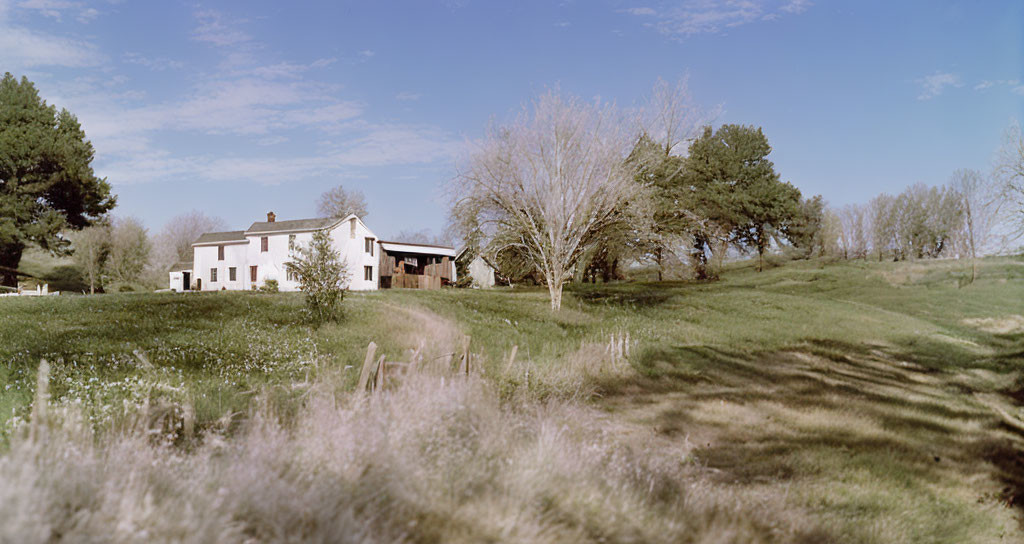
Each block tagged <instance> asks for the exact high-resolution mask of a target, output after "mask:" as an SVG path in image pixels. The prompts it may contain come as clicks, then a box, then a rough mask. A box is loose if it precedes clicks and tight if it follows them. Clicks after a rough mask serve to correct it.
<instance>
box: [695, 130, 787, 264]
mask: <svg viewBox="0 0 1024 544" xmlns="http://www.w3.org/2000/svg"><path fill="white" fill-rule="evenodd" d="M771 151H772V148H771V145H769V144H768V138H766V137H765V135H764V132H763V131H762V130H761V129H760V128H754V127H750V126H743V125H723V126H722V127H720V128H719V129H718V130H716V131H712V130H711V127H705V128H704V133H703V134H701V135H700V136H699V137H698V138H697V139H696V140H694V142H693V144H691V145H690V154H689V156H688V157H687V158H686V165H685V166H686V167H685V169H684V170H683V179H684V186H685V187H687V188H689V191H690V193H689V195H688V197H689V198H688V200H689V203H688V204H687V205H686V206H685V207H686V208H687V209H690V210H695V211H696V212H698V215H697V217H695V218H693V219H691V221H692V223H693V224H692V226H691V232H693V237H694V254H695V258H696V261H697V267H698V276H703V275H706V263H707V260H706V254H707V252H708V251H718V252H722V251H724V250H725V244H724V243H723V242H724V241H723V236H722V235H723V233H728V234H727V236H728V241H730V242H732V243H733V244H736V245H738V246H740V247H747V248H753V249H754V250H756V251H757V253H758V270H760V269H761V267H762V261H763V256H764V252H765V250H766V249H767V248H768V247H769V245H770V243H771V240H772V237H773V236H775V235H778V234H780V233H781V234H784V233H785V232H786V230H787V228H788V224H789V223H790V222H791V221H792V220H793V218H794V217H795V216H796V214H797V207H798V205H799V203H800V191H799V190H798V189H797V188H796V187H794V186H793V185H791V184H789V183H784V182H782V181H780V180H779V175H778V174H777V173H776V172H775V165H774V164H773V163H772V161H770V160H768V155H769V154H770V153H771Z"/></svg>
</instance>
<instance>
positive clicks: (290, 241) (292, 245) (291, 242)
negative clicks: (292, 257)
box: [288, 234, 295, 251]
mask: <svg viewBox="0 0 1024 544" xmlns="http://www.w3.org/2000/svg"><path fill="white" fill-rule="evenodd" d="M293 249H295V235H294V234H289V235H288V250H289V251H291V250H293Z"/></svg>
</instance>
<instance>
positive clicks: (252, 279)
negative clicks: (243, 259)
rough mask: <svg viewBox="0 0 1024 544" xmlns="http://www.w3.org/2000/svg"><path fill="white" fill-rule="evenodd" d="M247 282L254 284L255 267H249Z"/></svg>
mask: <svg viewBox="0 0 1024 544" xmlns="http://www.w3.org/2000/svg"><path fill="white" fill-rule="evenodd" d="M249 281H251V282H253V283H256V267H255V266H250V267H249Z"/></svg>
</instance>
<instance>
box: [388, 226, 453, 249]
mask: <svg viewBox="0 0 1024 544" xmlns="http://www.w3.org/2000/svg"><path fill="white" fill-rule="evenodd" d="M389 240H394V241H396V242H409V243H412V244H427V245H433V246H454V245H455V244H454V243H453V242H452V240H451V238H450V237H449V236H447V233H441V234H434V231H432V230H430V229H421V230H403V231H399V233H398V234H395V235H392V236H391V238H389Z"/></svg>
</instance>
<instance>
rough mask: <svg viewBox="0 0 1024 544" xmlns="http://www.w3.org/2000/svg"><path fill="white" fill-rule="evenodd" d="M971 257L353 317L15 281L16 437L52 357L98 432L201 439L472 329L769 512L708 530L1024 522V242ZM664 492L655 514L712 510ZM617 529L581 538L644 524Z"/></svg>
mask: <svg viewBox="0 0 1024 544" xmlns="http://www.w3.org/2000/svg"><path fill="white" fill-rule="evenodd" d="M966 274H967V270H966V267H965V265H964V264H963V263H960V262H956V261H936V262H910V263H874V262H852V263H824V262H797V263H788V264H785V265H784V266H779V267H776V268H772V269H769V270H766V271H765V272H762V273H757V272H755V271H754V270H753V269H752V268H751V267H749V266H744V265H742V264H737V265H735V266H734V267H733V268H732V269H730V270H729V271H728V272H727V273H726V274H724V276H723V279H722V280H721V281H718V282H713V283H663V284H657V283H622V284H613V285H582V286H575V287H572V288H570V289H569V290H568V294H567V296H566V299H565V301H564V303H563V310H562V311H561V312H559V313H557V314H552V313H551V312H550V310H549V309H548V304H547V301H546V291H542V290H540V289H497V290H493V291H486V292H485V291H475V290H444V291H439V292H416V291H390V292H378V293H368V294H350V295H349V296H348V297H347V298H346V300H345V315H344V318H343V319H342V320H341V321H340V322H338V323H332V324H328V325H325V326H322V327H313V326H312V325H310V324H308V323H307V322H306V321H305V320H304V318H303V315H302V299H301V295H295V294H276V295H269V294H254V293H203V294H190V295H177V294H116V295H103V296H95V297H83V296H61V297H51V298H46V299H28V298H25V299H0V361H3V365H2V366H0V414H4V416H3V417H4V421H5V422H4V424H3V429H4V431H3V433H4V434H3V436H4V441H5V444H6V443H7V442H8V441H9V440H10V437H11V436H13V434H15V433H16V429H17V428H18V426H19V425H20V424H21V422H22V421H24V420H26V419H27V418H28V417H29V414H30V412H31V404H32V399H33V393H34V391H33V390H34V384H35V379H36V376H35V372H36V368H37V365H38V362H39V360H40V359H43V358H45V359H47V360H48V361H49V362H50V364H51V368H52V377H51V379H50V394H51V398H52V399H53V401H55V402H56V403H58V404H59V403H65V404H67V403H72V404H75V405H76V406H78V407H80V409H81V410H82V411H83V413H85V414H86V415H87V416H88V418H89V420H90V425H91V426H92V427H93V428H94V429H95V430H96V432H100V433H102V432H116V431H117V430H118V429H119V425H122V422H123V421H124V420H125V418H127V417H129V416H130V413H131V412H132V410H133V407H135V406H138V405H139V404H140V403H142V402H146V403H149V404H154V405H155V404H157V403H161V402H162V403H165V404H167V405H171V406H179V405H180V406H189V407H191V409H192V410H194V413H195V424H196V427H197V429H198V432H197V435H198V436H200V437H201V436H202V435H203V432H204V431H210V432H213V431H217V432H226V433H227V435H228V436H230V435H231V434H232V433H233V432H236V431H237V430H238V429H241V428H242V427H244V426H245V424H246V422H247V421H249V420H251V419H252V417H253V416H252V414H253V409H254V408H253V406H254V403H256V402H257V401H256V399H257V398H259V399H261V400H260V401H259V402H261V403H264V404H267V403H269V405H272V406H274V407H275V408H274V409H275V414H277V416H278V417H279V418H281V419H282V420H283V421H286V422H287V420H288V419H289V417H292V416H293V415H294V414H297V413H298V412H299V411H301V410H302V409H303V407H304V406H306V405H307V404H308V399H309V395H308V390H309V388H308V387H306V386H307V385H308V384H313V383H317V384H329V386H330V390H331V391H332V392H333V393H332V394H334V395H344V391H346V390H350V389H351V388H352V387H353V386H354V383H355V380H356V376H357V375H358V372H359V369H360V365H361V364H362V360H363V354H364V352H365V349H366V345H367V344H368V343H369V342H370V341H374V342H375V343H377V344H378V345H379V346H380V351H379V352H381V353H385V354H387V355H388V357H389V360H402V359H403V358H405V357H407V351H406V350H409V349H412V348H415V347H417V345H418V344H419V343H420V342H423V343H424V349H425V351H426V353H427V359H429V360H431V361H436V363H435V364H436V366H437V367H438V368H442V367H444V366H445V365H449V364H453V362H452V361H451V360H450V358H449V356H450V354H451V353H452V352H455V351H457V350H458V346H459V345H461V342H462V335H469V336H470V337H471V338H472V340H471V344H470V345H471V349H472V351H473V354H474V361H475V362H476V363H477V364H478V365H479V366H478V367H477V368H478V369H479V370H480V372H481V374H482V375H483V377H484V381H485V382H486V383H487V384H489V385H488V386H487V387H488V391H492V392H493V393H494V395H495V396H496V397H497V398H498V399H500V401H499V402H500V403H503V405H504V406H506V407H511V408H510V409H511V410H513V411H516V410H517V408H516V406H519V404H517V403H527V404H529V405H535V404H537V403H540V404H543V403H545V402H560V403H572V404H578V405H580V406H582V407H583V408H585V409H586V410H590V411H593V412H594V414H595V415H594V417H595V418H597V419H596V420H597V421H601V422H602V423H600V426H602V427H603V428H604V429H605V430H606V431H607V432H608V433H611V434H612V435H614V436H615V439H616V440H621V441H622V442H623V443H624V444H626V446H627V447H628V448H630V449H631V451H634V452H640V453H638V455H640V454H642V455H648V456H649V457H650V458H651V459H654V460H657V462H658V463H668V464H671V465H678V466H676V467H675V468H673V469H672V470H677V469H680V468H679V467H682V469H680V470H685V471H687V472H686V474H687V475H688V476H687V478H691V477H692V478H694V479H695V480H694V481H696V482H700V485H701V486H707V488H708V489H710V490H714V493H718V494H719V495H715V496H716V497H719V498H716V499H715V500H716V501H720V502H721V503H722V504H727V503H729V499H722V498H721V496H725V497H736V499H735V502H734V503H732V504H733V508H740V509H750V510H751V511H752V512H751V514H750V515H751V516H754V517H757V516H762V515H764V516H768V518H767V521H765V520H764V519H761V518H760V517H757V520H758V521H757V523H754V522H750V523H752V524H753V525H755V526H756V527H758V528H759V529H757V530H756V531H753V532H742V531H740V530H738V529H737V531H736V532H734V533H728V532H727V531H726V529H725V527H730V528H736V527H740V526H744V525H743V524H744V523H747V522H746V521H744V519H745V518H744V516H743V515H742V514H736V513H735V512H734V513H731V514H730V513H721V516H722V518H721V520H719V522H717V523H724V524H725V525H723V526H722V527H720V528H718V529H714V528H715V527H716V526H715V525H714V523H715V522H707V520H706V519H705V521H706V523H705V527H704V530H705V531H707V534H715V531H717V534H733V535H734V536H736V538H737V539H746V540H751V541H769V540H780V541H787V540H804V541H818V540H822V539H824V540H836V541H844V542H1001V541H1015V540H1020V539H1021V538H1022V537H1024V532H1022V530H1021V524H1020V520H1021V514H1022V510H1021V508H1022V507H1024V418H1022V416H1024V409H1022V408H1021V407H1020V404H1019V403H1018V401H1020V400H1024V381H1022V376H1024V374H1021V369H1022V365H1024V317H1021V315H1022V314H1024V259H1019V258H1016V259H1015V258H999V259H988V260H986V261H985V263H984V265H983V266H982V267H981V274H980V276H979V279H978V280H977V281H976V282H975V283H973V284H970V285H968V284H966V281H965V277H966ZM627 334H628V338H629V348H628V352H629V357H628V362H624V361H616V360H614V359H612V358H611V357H610V355H609V349H608V345H609V343H612V342H613V338H616V339H624V338H625V337H626V335H627ZM513 346H516V348H517V356H516V361H515V362H514V364H511V365H510V364H508V357H509V354H510V352H511V351H512V348H513ZM172 434H173V433H172ZM196 440H198V441H200V442H201V439H196ZM174 443H175V444H176V445H175V446H173V447H176V448H184V449H188V448H193V447H196V445H197V442H196V441H187V440H184V439H182V438H181V437H180V436H177V435H175V438H174ZM5 447H9V446H5ZM652 462H653V461H652ZM495 485H497V484H495ZM565 485H567V486H569V487H572V485H573V484H572V482H571V480H570V481H568V482H566V484H565ZM721 494H725V495H721ZM650 500H654V499H650ZM666 500H668V499H658V500H656V501H654V502H653V503H651V504H655V505H660V506H657V508H658V510H656V513H657V512H660V514H650V515H652V516H654V515H657V516H660V517H662V518H669V517H672V516H683V514H687V515H696V514H693V513H692V512H691V511H690V510H687V508H690V507H689V506H685V507H684V506H678V505H676V506H672V505H673V504H676V503H673V502H671V501H670V502H667V503H666V502H665V501H666ZM658 501H661V502H658ZM458 504H459V505H461V506H455V507H453V508H455V509H456V510H455V511H457V512H460V511H461V510H459V508H466V506H465V505H462V503H458ZM572 504H574V505H575V506H572V507H569V508H570V511H568V512H563V513H562V514H561V515H565V516H569V518H573V521H564V520H560V518H558V519H559V521H558V523H562V524H570V525H571V524H577V525H580V526H582V527H584V528H585V527H588V525H587V523H595V524H597V525H598V526H600V523H599V522H597V521H592V522H588V521H586V520H587V519H589V518H588V516H587V515H585V513H583V511H582V510H581V511H573V510H572V509H573V508H576V509H578V508H584V509H585V508H586V506H585V503H575V502H574V503H572ZM716 504H718V503H717V502H716ZM740 505H742V506H740ZM650 508H655V507H654V506H651V507H650ZM673 508H675V510H673ZM0 510H2V507H0ZM753 510H764V512H769V514H765V513H764V512H760V513H755V512H753ZM652 512H655V511H654V510H652ZM673 512H674V513H673ZM701 512H704V511H703V510H702V511H701ZM701 515H704V516H709V515H711V514H707V512H704V514H701ZM772 516H776V517H772ZM576 517H579V518H580V519H582V520H584V521H580V519H576ZM673 519H675V518H673ZM680 519H683V518H682V517H680ZM702 519H704V518H702ZM708 519H716V518H714V516H712V517H711V518H708ZM723 520H724V521H723ZM773 520H774V521H773ZM794 520H797V521H794ZM637 523H639V522H637ZM773 523H778V524H779V527H784V526H785V527H790V529H784V528H780V529H778V531H777V532H773V531H775V529H772V527H773V525H772V524H773ZM708 524H710V525H708ZM572 526H573V527H576V525H572ZM708 527H711V529H709V528H708ZM793 527H796V529H793ZM712 529H714V531H712ZM719 529H720V530H719ZM638 530H639V529H638ZM722 531H726V532H724V533H723V532H722ZM598 533H600V531H598ZM460 534H461V533H460ZM467 534H473V533H467ZM572 534H575V533H572ZM602 534H604V536H603V537H602ZM602 534H592V535H591V534H588V535H587V536H586V539H590V540H601V539H602V538H605V539H606V540H613V541H614V540H630V539H631V538H632V537H630V536H629V535H628V534H619V535H615V534H607V533H602ZM694 534H695V535H696V534H697V533H694ZM442 535H447V538H451V537H452V534H451V533H442ZM744 535H746V536H744ZM463 536H464V535H463ZM477 536H479V535H477ZM563 536H564V535H563ZM633 537H637V535H633ZM438 538H441V539H445V538H446V537H445V536H439V537H438ZM465 538H466V539H467V541H471V540H472V538H470V537H465ZM499 539H500V538H499ZM642 539H643V538H641V540H642ZM413 540H417V539H413ZM422 540H423V541H432V540H431V539H430V538H425V539H422ZM456 540H458V539H456ZM692 540H693V541H700V538H697V537H696V536H694V537H693V538H692Z"/></svg>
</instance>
